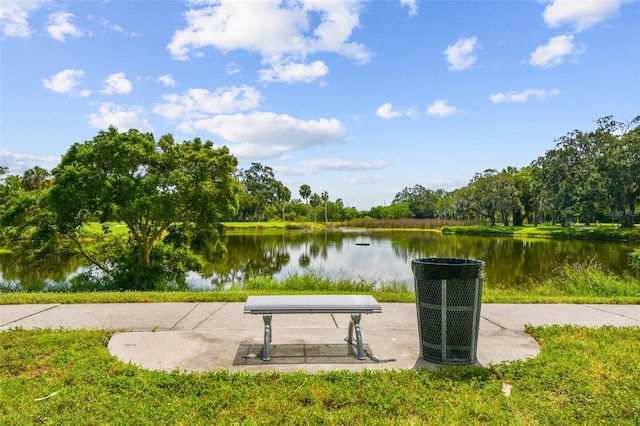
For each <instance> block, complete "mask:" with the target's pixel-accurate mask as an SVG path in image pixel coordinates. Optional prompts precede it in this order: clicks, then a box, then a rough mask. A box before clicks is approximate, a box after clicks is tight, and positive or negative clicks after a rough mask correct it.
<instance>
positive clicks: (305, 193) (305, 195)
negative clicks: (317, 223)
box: [300, 183, 311, 222]
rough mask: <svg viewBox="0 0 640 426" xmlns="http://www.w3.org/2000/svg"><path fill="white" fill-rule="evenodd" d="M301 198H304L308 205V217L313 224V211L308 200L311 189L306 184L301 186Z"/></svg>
mask: <svg viewBox="0 0 640 426" xmlns="http://www.w3.org/2000/svg"><path fill="white" fill-rule="evenodd" d="M300 196H301V197H302V199H303V200H304V202H305V203H306V204H307V215H308V216H309V222H311V210H310V209H309V206H308V204H309V203H308V200H309V197H310V196H311V187H310V186H309V185H307V184H306V183H305V184H304V185H301V186H300Z"/></svg>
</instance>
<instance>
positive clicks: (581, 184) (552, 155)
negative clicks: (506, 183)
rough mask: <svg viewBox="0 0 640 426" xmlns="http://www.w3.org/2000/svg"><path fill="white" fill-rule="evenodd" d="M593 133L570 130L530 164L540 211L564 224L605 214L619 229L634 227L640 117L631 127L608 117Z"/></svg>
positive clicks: (639, 174) (639, 180) (639, 184)
mask: <svg viewBox="0 0 640 426" xmlns="http://www.w3.org/2000/svg"><path fill="white" fill-rule="evenodd" d="M596 123H597V124H598V127H597V129H596V130H593V131H587V132H584V131H580V130H574V131H572V132H569V133H568V134H567V135H565V136H562V137H560V138H559V139H557V141H556V147H555V148H554V149H551V150H549V151H547V152H546V153H545V155H544V156H543V157H540V158H539V159H538V160H537V161H536V162H535V163H534V166H535V167H536V170H535V172H534V173H533V176H535V178H534V186H535V188H536V193H537V197H538V205H539V206H540V208H546V209H547V210H550V211H552V212H553V216H554V217H558V218H559V220H560V221H562V222H563V223H566V222H567V220H569V219H572V218H578V219H581V220H582V221H584V222H585V223H590V222H593V221H594V220H596V218H597V216H598V215H599V214H600V215H602V214H603V213H604V212H606V211H609V212H611V213H612V215H613V216H617V217H618V218H619V219H620V224H621V226H623V227H633V226H634V223H635V222H634V217H635V210H636V205H637V203H638V199H639V198H640V126H639V124H640V116H638V117H636V118H635V119H634V120H632V121H631V122H618V121H615V120H614V119H613V118H612V117H610V116H609V117H603V118H600V119H598V120H597V121H596Z"/></svg>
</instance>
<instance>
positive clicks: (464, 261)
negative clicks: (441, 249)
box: [411, 257, 484, 266]
mask: <svg viewBox="0 0 640 426" xmlns="http://www.w3.org/2000/svg"><path fill="white" fill-rule="evenodd" d="M411 263H417V264H420V265H447V266H448V265H450V266H462V265H482V264H484V261H482V260H477V259H471V258H464V257H426V258H420V259H413V260H412V261H411Z"/></svg>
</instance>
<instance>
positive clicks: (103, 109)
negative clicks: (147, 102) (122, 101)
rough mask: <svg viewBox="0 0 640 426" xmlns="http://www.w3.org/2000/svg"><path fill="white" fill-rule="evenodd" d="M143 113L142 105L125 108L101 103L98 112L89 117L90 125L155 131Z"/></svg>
mask: <svg viewBox="0 0 640 426" xmlns="http://www.w3.org/2000/svg"><path fill="white" fill-rule="evenodd" d="M142 114H143V110H142V108H141V107H138V106H134V107H131V108H129V109H128V110H125V109H124V108H123V107H121V106H119V105H115V104H112V103H109V102H107V103H103V104H101V105H100V107H99V109H98V112H97V113H94V114H89V115H87V118H88V119H89V126H90V127H93V128H98V129H107V128H109V126H115V127H117V128H118V130H120V131H127V130H129V129H138V130H140V131H141V132H153V128H152V127H151V125H150V124H149V122H148V121H147V120H146V119H145V118H144V117H142Z"/></svg>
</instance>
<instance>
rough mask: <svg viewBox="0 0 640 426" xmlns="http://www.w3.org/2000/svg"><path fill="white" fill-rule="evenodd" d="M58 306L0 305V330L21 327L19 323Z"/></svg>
mask: <svg viewBox="0 0 640 426" xmlns="http://www.w3.org/2000/svg"><path fill="white" fill-rule="evenodd" d="M56 306H58V305H57V304H48V305H0V330H4V329H9V328H14V327H19V325H18V324H17V322H18V321H20V320H23V319H26V318H29V317H31V316H33V315H37V314H40V313H42V312H45V311H48V310H49V309H51V308H54V307H56Z"/></svg>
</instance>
